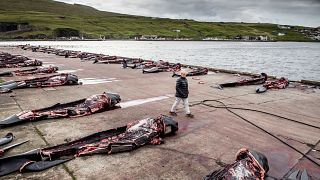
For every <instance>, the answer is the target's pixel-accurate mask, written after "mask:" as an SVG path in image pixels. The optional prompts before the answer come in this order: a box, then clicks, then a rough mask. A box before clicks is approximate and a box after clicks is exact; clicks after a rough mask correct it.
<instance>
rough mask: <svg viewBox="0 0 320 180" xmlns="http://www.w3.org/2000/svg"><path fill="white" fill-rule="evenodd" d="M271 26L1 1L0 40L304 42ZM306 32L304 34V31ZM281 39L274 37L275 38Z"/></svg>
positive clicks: (45, 1) (32, 0) (43, 0)
mask: <svg viewBox="0 0 320 180" xmlns="http://www.w3.org/2000/svg"><path fill="white" fill-rule="evenodd" d="M302 28H303V27H294V28H291V29H279V28H278V26H277V25H276V24H260V23H257V24H255V23H224V22H197V21H193V20H175V19H166V18H151V17H142V16H131V15H124V14H118V13H111V12H104V11H99V10H96V9H94V8H92V7H89V6H84V5H79V4H74V5H71V4H66V3H62V2H56V1H52V0H1V1H0V39H52V38H56V37H60V36H66V37H68V36H84V37H85V38H99V37H100V36H105V37H106V38H107V39H108V38H109V39H131V38H133V37H138V36H142V35H156V36H158V37H164V38H175V37H176V36H177V33H176V32H175V31H174V30H177V29H179V30H180V33H179V37H180V38H190V39H194V40H199V39H203V38H208V37H218V38H228V39H234V38H236V37H248V36H252V37H256V36H260V35H262V36H268V37H269V38H272V39H273V40H284V41H309V40H310V38H308V37H306V36H305V35H304V34H302V33H300V32H298V31H297V30H294V29H302ZM307 29H309V28H307ZM279 32H280V33H284V34H285V35H284V36H278V33H279Z"/></svg>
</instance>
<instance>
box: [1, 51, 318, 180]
mask: <svg viewBox="0 0 320 180" xmlns="http://www.w3.org/2000/svg"><path fill="white" fill-rule="evenodd" d="M0 51H3V52H8V53H11V54H21V55H25V56H27V57H30V58H35V59H39V60H42V61H44V62H47V63H45V64H46V65H47V64H53V65H57V66H59V68H60V70H61V71H65V72H67V71H71V70H75V71H74V72H73V73H74V74H76V75H78V77H79V78H80V79H84V80H93V81H92V82H99V83H89V84H85V83H84V84H83V85H79V86H63V87H54V88H43V89H41V88H36V89H20V90H14V91H13V92H12V93H9V94H1V95H0V118H1V119H3V118H5V117H8V116H10V115H12V114H14V113H17V112H20V111H21V110H28V109H35V108H41V107H46V106H50V105H53V104H56V103H58V102H69V101H73V100H77V99H81V98H85V97H88V96H90V95H92V94H98V93H102V92H104V91H106V92H116V93H119V94H120V95H121V99H122V102H123V103H124V104H125V103H127V104H126V105H127V107H126V108H123V109H115V110H112V111H106V112H102V113H98V114H94V115H91V116H86V117H80V118H66V119H59V120H47V121H39V122H33V123H27V124H23V125H19V126H15V127H12V128H5V129H0V132H1V134H0V135H1V136H3V135H5V134H6V133H7V132H13V133H14V135H15V136H16V142H18V140H19V141H22V140H27V139H28V140H30V142H28V143H27V144H25V145H22V146H20V147H19V148H15V149H13V150H12V151H9V152H8V154H7V155H13V154H17V153H20V152H25V151H28V150H31V149H35V148H40V147H46V146H52V145H57V144H60V143H65V142H66V141H70V140H75V139H77V138H80V137H83V136H86V135H89V134H92V133H95V132H98V131H102V130H106V129H110V128H114V127H119V126H122V125H125V124H127V123H128V122H131V121H133V120H138V119H143V118H146V117H156V116H158V115H160V114H166V115H168V112H169V110H170V108H171V105H172V103H173V102H174V97H173V94H174V93H175V81H176V78H172V77H171V73H158V74H142V70H133V69H122V68H121V65H111V64H93V63H92V62H90V61H87V62H82V61H81V60H80V59H68V58H64V57H59V56H55V55H52V54H45V53H39V52H38V53H34V52H30V51H24V50H20V49H17V48H8V47H1V48H0ZM5 70H8V69H1V71H5ZM40 76H42V75H40ZM32 77H33V76H32ZM34 77H38V76H34ZM24 78H25V77H6V78H3V79H4V80H6V81H7V80H18V79H24ZM199 78H200V79H198V80H195V79H192V78H188V81H189V88H190V98H189V102H190V104H192V103H194V102H198V101H201V100H204V99H216V100H221V101H222V102H224V103H226V104H227V105H229V106H232V107H245V108H252V109H257V110H262V111H266V112H270V113H275V114H278V115H281V116H284V117H288V118H291V119H294V120H296V121H301V122H305V123H308V124H312V125H314V126H318V127H320V119H319V117H320V109H319V107H320V96H319V91H318V90H315V91H312V92H311V93H310V92H309V91H302V90H299V89H296V88H287V89H285V90H271V91H268V92H267V93H264V94H256V93H255V88H256V86H245V87H237V88H229V89H228V88H225V89H224V90H219V89H217V88H212V87H210V86H215V85H216V84H218V83H220V82H226V81H232V80H237V79H239V78H243V77H238V76H235V75H232V74H225V73H210V74H209V75H206V76H199ZM95 80H97V81H95ZM99 80H100V81H99ZM103 80H106V81H103ZM101 81H102V82H101ZM199 81H204V82H205V84H199V83H198V82H199ZM164 97H165V98H164ZM212 104H214V105H219V104H218V103H214V102H213V103H212ZM191 111H192V113H193V114H194V115H195V118H193V119H189V118H187V117H185V115H184V112H183V107H182V105H180V107H179V109H178V116H177V117H176V118H175V119H176V120H177V121H178V122H179V132H178V133H177V134H176V135H175V136H172V137H167V138H165V144H163V145H158V146H145V147H142V148H140V149H137V150H135V151H132V152H129V153H121V154H114V155H94V156H88V157H80V158H76V159H75V160H72V161H70V162H67V163H65V164H64V165H60V166H57V167H55V168H51V169H49V170H46V171H42V172H39V173H23V174H18V173H17V174H11V175H9V176H6V177H4V178H8V179H29V178H30V179H202V178H203V177H204V176H205V175H207V174H209V173H210V172H211V171H213V170H217V169H219V168H221V166H222V165H223V164H225V163H232V162H233V161H234V160H235V154H236V152H237V151H238V150H239V149H240V148H242V147H247V148H249V149H253V150H257V151H260V152H262V153H264V154H265V155H266V156H267V158H268V160H269V166H270V171H269V173H268V174H269V175H270V176H271V177H274V178H282V177H283V176H284V175H285V174H286V173H287V172H288V171H290V170H291V169H292V168H307V169H308V170H309V169H310V173H311V174H312V175H313V176H314V177H317V178H319V179H320V168H318V167H317V166H315V165H314V164H312V163H310V162H309V161H308V160H306V159H305V158H302V155H301V154H299V153H297V152H296V151H294V150H292V149H291V148H289V147H288V146H286V145H284V144H283V143H281V142H280V141H278V140H277V139H275V138H273V137H271V136H270V135H268V134H266V133H264V132H262V131H261V130H259V129H257V128H256V127H254V126H252V125H250V124H248V123H247V122H245V121H243V120H241V119H240V118H239V117H237V116H235V115H233V114H231V113H230V112H228V111H227V110H225V109H216V108H210V107H207V106H203V105H198V106H192V107H191ZM234 112H236V113H238V114H239V115H241V116H243V117H245V118H246V119H248V120H250V121H251V122H254V123H255V124H257V125H259V126H260V127H263V128H264V129H266V130H267V131H269V132H271V133H273V134H274V135H276V136H277V137H279V138H280V139H282V140H283V141H285V142H286V143H288V144H290V145H291V146H293V147H295V148H296V149H298V150H299V151H302V152H303V153H307V152H308V155H309V156H310V157H313V158H314V159H315V161H317V162H318V163H320V160H319V151H320V149H319V140H320V130H319V129H317V128H313V127H309V126H305V125H302V124H298V123H294V122H290V121H288V120H284V119H281V118H277V117H273V116H270V115H266V114H261V113H257V112H250V111H242V110H234Z"/></svg>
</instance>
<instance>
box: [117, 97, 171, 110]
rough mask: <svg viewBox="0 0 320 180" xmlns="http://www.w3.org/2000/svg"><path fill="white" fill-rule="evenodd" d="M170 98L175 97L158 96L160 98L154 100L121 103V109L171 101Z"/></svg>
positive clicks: (153, 98)
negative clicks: (166, 100)
mask: <svg viewBox="0 0 320 180" xmlns="http://www.w3.org/2000/svg"><path fill="white" fill-rule="evenodd" d="M170 97H173V95H165V96H158V97H152V98H146V99H137V100H132V101H127V102H123V103H120V107H121V108H128V107H132V106H138V105H141V104H146V103H150V102H155V101H161V100H164V99H169V98H170Z"/></svg>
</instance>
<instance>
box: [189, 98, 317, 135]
mask: <svg viewBox="0 0 320 180" xmlns="http://www.w3.org/2000/svg"><path fill="white" fill-rule="evenodd" d="M206 102H218V103H220V104H223V106H214V105H212V104H207V103H206ZM197 105H204V106H208V107H213V108H222V109H226V108H229V109H238V110H245V111H253V112H259V113H263V114H268V115H271V116H275V117H278V118H281V119H285V120H288V121H292V122H295V123H298V124H302V125H305V126H309V127H312V128H316V129H320V127H319V126H315V125H312V124H308V123H304V122H301V121H297V120H294V119H290V118H287V117H284V116H280V115H277V114H273V113H269V112H265V111H261V110H257V109H250V108H242V107H230V106H226V105H225V104H224V103H223V102H221V101H219V100H213V99H207V100H203V101H197V102H194V103H193V104H190V107H192V106H197Z"/></svg>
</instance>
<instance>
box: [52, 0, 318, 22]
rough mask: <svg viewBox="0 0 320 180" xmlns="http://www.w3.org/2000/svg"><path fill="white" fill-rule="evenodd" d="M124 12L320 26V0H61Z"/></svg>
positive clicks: (182, 17) (181, 17)
mask: <svg viewBox="0 0 320 180" xmlns="http://www.w3.org/2000/svg"><path fill="white" fill-rule="evenodd" d="M58 1H62V2H67V3H71V4H73V3H78V4H85V5H89V6H92V7H94V8H96V9H99V10H104V11H111V12H118V13H123V14H132V15H141V16H152V17H165V18H175V19H194V20H199V21H215V22H220V21H225V22H264V23H277V24H290V25H304V26H312V27H318V26H320V0H58Z"/></svg>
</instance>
